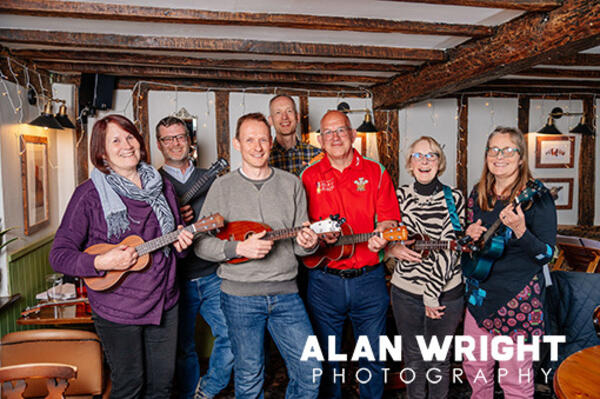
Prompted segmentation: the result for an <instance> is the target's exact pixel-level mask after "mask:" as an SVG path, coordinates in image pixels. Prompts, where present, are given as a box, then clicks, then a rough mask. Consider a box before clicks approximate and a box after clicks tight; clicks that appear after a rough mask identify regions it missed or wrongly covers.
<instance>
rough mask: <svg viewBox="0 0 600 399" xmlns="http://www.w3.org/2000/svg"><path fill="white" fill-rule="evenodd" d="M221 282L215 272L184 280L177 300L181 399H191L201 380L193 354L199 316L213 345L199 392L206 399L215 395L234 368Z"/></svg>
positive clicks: (223, 385) (195, 355) (223, 386)
mask: <svg viewBox="0 0 600 399" xmlns="http://www.w3.org/2000/svg"><path fill="white" fill-rule="evenodd" d="M220 295H221V279H220V278H219V277H218V276H217V274H216V273H213V274H211V275H208V276H206V277H199V278H197V279H194V280H186V281H185V282H184V283H183V284H182V286H181V295H180V297H179V333H178V338H179V339H178V356H177V383H178V386H179V398H180V399H192V398H193V397H194V391H195V389H196V385H197V383H198V379H199V378H200V365H199V363H198V354H197V353H196V340H195V332H196V316H197V314H198V313H199V314H201V315H202V317H203V318H204V320H205V321H206V323H207V324H208V325H209V326H210V329H211V331H212V334H213V336H214V337H215V342H214V345H213V349H212V353H211V355H210V361H209V364H208V371H207V372H206V374H205V375H204V376H203V377H202V381H201V383H200V389H201V391H202V392H203V393H204V394H205V395H206V396H208V397H213V396H215V395H216V394H218V393H219V392H220V391H221V390H222V389H223V388H225V387H226V386H227V384H228V383H229V377H230V376H231V369H232V368H233V353H232V352H231V342H230V341H229V335H228V334H227V323H226V322H225V316H223V312H222V311H221V301H220Z"/></svg>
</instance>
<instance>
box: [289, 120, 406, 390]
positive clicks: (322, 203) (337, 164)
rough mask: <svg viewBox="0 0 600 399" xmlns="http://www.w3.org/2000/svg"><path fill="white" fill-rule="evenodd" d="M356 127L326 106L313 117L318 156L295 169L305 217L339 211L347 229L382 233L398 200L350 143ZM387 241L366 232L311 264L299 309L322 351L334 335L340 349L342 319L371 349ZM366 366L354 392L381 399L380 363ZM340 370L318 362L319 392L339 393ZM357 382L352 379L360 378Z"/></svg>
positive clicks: (375, 166)
mask: <svg viewBox="0 0 600 399" xmlns="http://www.w3.org/2000/svg"><path fill="white" fill-rule="evenodd" d="M355 137H356V131H355V130H354V129H352V127H351V126H350V121H349V119H348V117H347V116H346V115H345V114H344V113H342V112H339V111H329V112H327V113H326V114H325V116H323V118H322V119H321V134H320V135H319V138H318V140H319V143H320V144H321V148H322V149H323V151H324V153H325V156H324V157H323V158H322V159H321V160H320V161H318V162H315V163H313V164H312V165H310V166H309V167H308V168H306V169H305V171H304V172H303V173H302V175H301V178H302V183H303V184H304V187H305V189H306V194H307V198H308V213H309V218H310V219H311V220H319V219H320V218H326V217H328V216H329V215H332V214H339V215H340V216H342V217H344V218H345V219H346V221H347V222H346V223H347V224H349V225H350V227H351V228H352V230H353V233H354V234H359V233H369V232H373V231H379V232H381V231H383V230H385V229H388V228H392V227H395V226H396V225H397V222H398V221H399V220H400V210H399V207H398V201H397V199H396V195H395V193H394V187H393V185H392V180H391V179H390V176H389V174H388V173H387V172H386V170H385V169H384V167H383V166H382V165H380V164H379V163H377V162H374V161H372V160H369V159H367V158H363V157H362V156H361V155H360V154H359V153H358V152H357V151H355V150H354V149H353V148H352V142H353V141H354V139H355ZM386 244H387V241H386V240H385V239H383V238H381V237H378V236H373V237H371V238H370V239H369V240H368V242H364V243H360V244H356V246H355V249H354V252H353V255H352V256H351V257H349V258H346V259H340V260H335V261H330V262H329V263H327V264H325V265H324V266H321V267H320V268H316V269H312V270H311V271H310V273H309V278H308V295H307V308H308V311H309V314H310V316H311V320H312V323H313V328H314V330H315V333H316V335H317V338H318V340H319V344H320V346H321V349H322V350H323V353H332V352H331V349H325V348H328V337H329V336H335V353H341V346H342V342H341V340H342V329H343V326H344V321H345V320H346V318H347V317H349V318H350V321H351V322H352V326H353V330H354V335H355V337H358V336H361V335H362V336H366V337H367V338H368V340H369V343H370V345H371V348H372V350H373V353H374V354H375V356H376V357H378V354H379V337H380V336H381V335H385V322H386V316H387V309H388V304H389V301H390V299H389V295H388V291H387V288H386V284H385V270H384V266H383V264H382V263H381V262H382V260H383V251H382V249H383V248H384V247H385V246H386ZM359 367H360V368H361V369H366V370H365V371H363V372H362V373H361V374H360V375H357V379H360V381H364V383H363V382H361V383H360V396H361V398H372V399H376V398H381V396H382V395H383V386H384V371H383V368H384V367H385V366H384V364H383V362H379V361H367V360H365V359H364V358H363V359H361V360H360V362H359ZM341 374H342V373H341V371H340V368H339V364H338V363H337V362H324V364H323V375H322V378H321V389H320V395H321V397H324V398H341V397H342V393H341V379H342V377H341ZM360 381H359V382H360Z"/></svg>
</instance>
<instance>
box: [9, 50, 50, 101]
mask: <svg viewBox="0 0 600 399" xmlns="http://www.w3.org/2000/svg"><path fill="white" fill-rule="evenodd" d="M0 72H2V73H3V74H4V75H5V76H6V77H7V80H9V81H11V82H13V83H16V84H18V85H19V86H21V90H24V89H23V88H24V87H27V82H29V83H30V84H31V85H33V87H34V88H35V90H36V91H37V94H38V101H39V102H40V104H42V106H43V104H44V102H45V99H44V97H43V96H41V95H42V94H45V95H47V96H52V84H51V83H50V82H51V81H52V79H53V76H52V74H51V73H50V72H48V71H47V70H45V69H41V68H38V66H37V65H36V64H33V63H31V62H28V61H26V60H23V59H21V58H18V57H14V56H13V55H12V54H8V53H7V52H5V51H2V52H1V53H0ZM38 74H39V78H38ZM28 75H29V79H28ZM40 83H41V85H40Z"/></svg>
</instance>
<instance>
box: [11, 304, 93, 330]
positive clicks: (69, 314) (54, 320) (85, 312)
mask: <svg viewBox="0 0 600 399" xmlns="http://www.w3.org/2000/svg"><path fill="white" fill-rule="evenodd" d="M17 324H20V325H65V324H93V321H92V314H91V313H90V312H89V305H88V306H87V308H86V305H85V304H77V305H58V306H51V307H45V308H41V309H40V311H39V313H32V314H30V315H28V316H21V317H19V318H18V319H17Z"/></svg>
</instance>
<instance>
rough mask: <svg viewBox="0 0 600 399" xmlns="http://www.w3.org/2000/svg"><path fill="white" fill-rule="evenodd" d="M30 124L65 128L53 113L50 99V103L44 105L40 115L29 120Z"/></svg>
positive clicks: (49, 127)
mask: <svg viewBox="0 0 600 399" xmlns="http://www.w3.org/2000/svg"><path fill="white" fill-rule="evenodd" d="M29 125H33V126H40V127H45V128H48V129H60V130H62V129H63V127H62V125H61V124H60V123H59V122H58V121H57V120H56V118H55V117H54V115H53V114H52V103H51V102H50V101H48V103H47V104H46V106H45V107H44V112H42V113H41V115H40V116H38V117H37V118H35V119H34V120H32V121H31V122H29Z"/></svg>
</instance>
